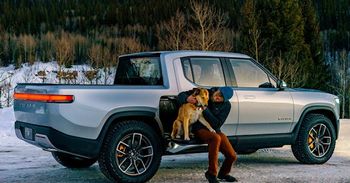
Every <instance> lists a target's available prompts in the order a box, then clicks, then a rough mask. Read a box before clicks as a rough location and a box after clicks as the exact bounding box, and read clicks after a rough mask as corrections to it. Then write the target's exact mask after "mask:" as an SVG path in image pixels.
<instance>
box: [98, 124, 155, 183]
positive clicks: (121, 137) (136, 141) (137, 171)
mask: <svg viewBox="0 0 350 183" xmlns="http://www.w3.org/2000/svg"><path fill="white" fill-rule="evenodd" d="M159 137H160V136H159V135H157V132H156V131H155V130H153V129H152V128H151V127H150V126H149V125H147V124H145V123H144V122H142V121H135V120H130V121H123V122H118V123H116V124H114V125H113V126H112V127H110V129H109V131H108V133H107V135H106V137H105V140H104V142H103V145H102V149H101V152H100V156H99V159H98V163H99V165H100V169H101V172H102V173H103V174H104V175H105V176H106V177H107V178H109V179H110V180H112V181H115V182H146V181H148V180H149V179H151V178H152V177H153V176H154V174H155V173H156V172H157V170H158V168H159V165H160V161H161V157H162V151H161V143H160V138H159Z"/></svg>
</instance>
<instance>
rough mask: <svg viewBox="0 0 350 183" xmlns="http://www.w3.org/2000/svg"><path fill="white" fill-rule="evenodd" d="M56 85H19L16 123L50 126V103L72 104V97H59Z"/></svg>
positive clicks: (52, 106)
mask: <svg viewBox="0 0 350 183" xmlns="http://www.w3.org/2000/svg"><path fill="white" fill-rule="evenodd" d="M55 93H57V87H55V85H46V84H19V85H17V86H16V88H15V94H14V111H15V117H16V121H21V122H25V123H30V124H37V125H43V126H48V124H47V122H48V121H49V113H50V111H52V110H53V109H51V108H55V105H48V104H50V103H71V102H73V100H74V97H73V96H72V95H59V94H55Z"/></svg>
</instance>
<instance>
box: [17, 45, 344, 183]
mask: <svg viewBox="0 0 350 183" xmlns="http://www.w3.org/2000/svg"><path fill="white" fill-rule="evenodd" d="M199 86H200V87H206V88H210V87H213V86H231V87H233V89H234V96H233V97H232V98H231V100H230V102H231V106H232V107H231V111H230V114H229V116H228V118H227V120H226V121H225V123H224V125H223V127H222V131H223V132H224V133H225V134H227V136H228V137H229V139H230V141H231V143H232V145H233V147H234V148H235V149H236V151H237V152H239V153H253V152H255V151H256V150H257V149H260V148H268V147H282V146H283V145H291V147H292V151H293V154H294V155H295V157H296V159H298V160H299V161H300V162H302V163H307V164H322V163H325V162H326V161H328V159H329V158H330V157H331V156H332V154H333V151H334V148H335V143H336V139H337V137H338V131H339V99H338V98H337V97H336V96H334V95H331V94H328V93H324V92H321V91H317V90H307V89H294V88H288V87H287V86H286V84H285V83H284V82H283V81H280V80H278V78H276V77H275V76H273V75H272V74H271V73H270V72H269V71H268V70H267V69H265V68H264V67H263V66H262V65H260V64H259V63H257V62H255V61H254V60H253V59H252V58H251V57H249V56H246V55H243V54H236V53H223V52H203V51H164V52H146V53H135V54H129V55H123V56H121V57H120V58H119V62H118V66H117V72H116V75H115V81H114V84H113V85H58V84H30V83H23V84H18V85H17V87H16V88H15V94H14V97H15V102H14V110H15V116H16V123H15V130H16V134H17V137H18V138H20V139H22V140H24V141H26V142H28V143H31V144H33V145H35V146H38V147H40V148H42V149H44V150H46V151H50V152H52V155H53V157H54V158H55V159H56V160H57V161H58V162H59V163H60V164H62V165H64V166H66V167H69V168H83V167H89V166H91V165H92V164H94V163H95V162H96V161H98V163H99V166H100V169H101V171H102V172H103V174H104V175H105V176H106V177H108V178H109V179H110V180H112V181H117V182H145V181H147V180H149V179H151V178H152V176H153V175H154V174H155V173H156V171H157V170H158V168H159V165H160V161H161V157H162V156H163V155H171V154H182V153H196V152H203V151H206V145H205V144H201V142H199V141H198V140H196V139H195V138H193V139H192V140H191V141H181V140H172V139H170V138H169V133H170V132H171V130H172V129H171V128H172V124H173V121H174V120H175V118H176V116H177V110H178V108H179V106H178V103H177V95H178V94H179V93H180V92H181V91H185V90H190V89H192V88H194V87H199Z"/></svg>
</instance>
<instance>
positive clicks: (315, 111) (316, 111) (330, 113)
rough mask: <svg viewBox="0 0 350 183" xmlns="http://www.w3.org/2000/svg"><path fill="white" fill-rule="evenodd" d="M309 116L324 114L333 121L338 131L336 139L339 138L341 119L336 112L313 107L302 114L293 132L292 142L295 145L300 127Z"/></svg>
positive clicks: (327, 108)
mask: <svg viewBox="0 0 350 183" xmlns="http://www.w3.org/2000/svg"><path fill="white" fill-rule="evenodd" d="M308 114H322V115H325V116H326V117H327V118H328V119H330V120H331V122H332V124H333V126H334V127H335V131H336V138H338V133H339V119H338V118H337V115H336V113H335V111H334V110H333V109H332V108H331V107H328V106H311V107H308V108H306V109H305V110H304V111H303V113H302V114H301V116H300V118H299V120H298V123H297V124H296V126H295V127H294V130H293V137H292V142H293V143H294V142H295V141H296V138H297V136H298V133H299V130H300V127H301V123H302V122H303V120H304V118H305V117H306V116H307V115H308Z"/></svg>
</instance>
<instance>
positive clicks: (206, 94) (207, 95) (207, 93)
mask: <svg viewBox="0 0 350 183" xmlns="http://www.w3.org/2000/svg"><path fill="white" fill-rule="evenodd" d="M204 92H205V96H206V97H207V98H209V91H208V90H204Z"/></svg>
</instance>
